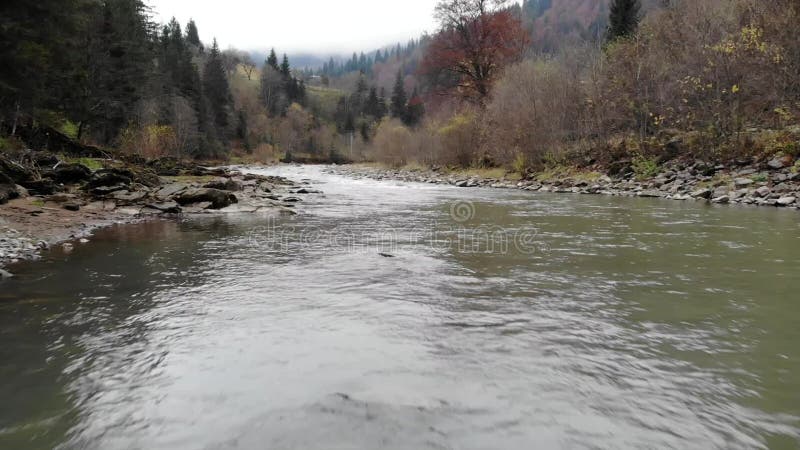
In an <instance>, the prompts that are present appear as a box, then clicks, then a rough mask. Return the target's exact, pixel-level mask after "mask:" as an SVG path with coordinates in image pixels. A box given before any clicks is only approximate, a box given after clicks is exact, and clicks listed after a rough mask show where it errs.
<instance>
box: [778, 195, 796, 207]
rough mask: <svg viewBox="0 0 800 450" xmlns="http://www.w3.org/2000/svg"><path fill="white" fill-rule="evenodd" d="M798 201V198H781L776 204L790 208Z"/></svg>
mask: <svg viewBox="0 0 800 450" xmlns="http://www.w3.org/2000/svg"><path fill="white" fill-rule="evenodd" d="M796 200H797V198H796V197H781V198H779V199H778V201H777V202H776V204H777V205H778V206H790V205H792V204H794V202H795V201H796Z"/></svg>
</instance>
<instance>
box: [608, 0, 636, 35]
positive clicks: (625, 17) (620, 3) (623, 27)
mask: <svg viewBox="0 0 800 450" xmlns="http://www.w3.org/2000/svg"><path fill="white" fill-rule="evenodd" d="M640 9H641V3H640V1H639V0H612V2H611V11H610V14H609V24H608V34H607V36H606V40H607V41H608V42H613V41H615V40H617V39H620V38H625V37H628V36H630V35H632V34H633V33H634V32H635V31H636V28H637V27H638V26H639V10H640Z"/></svg>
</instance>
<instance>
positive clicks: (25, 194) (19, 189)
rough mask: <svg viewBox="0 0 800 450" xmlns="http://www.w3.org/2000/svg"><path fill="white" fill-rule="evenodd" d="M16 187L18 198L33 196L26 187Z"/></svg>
mask: <svg viewBox="0 0 800 450" xmlns="http://www.w3.org/2000/svg"><path fill="white" fill-rule="evenodd" d="M14 187H15V188H16V189H17V196H18V197H19V198H28V197H30V196H31V193H30V192H28V190H27V189H25V188H24V187H22V186H20V185H16V186H14Z"/></svg>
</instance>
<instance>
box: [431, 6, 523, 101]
mask: <svg viewBox="0 0 800 450" xmlns="http://www.w3.org/2000/svg"><path fill="white" fill-rule="evenodd" d="M506 2H507V1H506V0H440V1H439V4H438V5H437V6H436V19H437V20H438V21H439V32H438V33H437V34H436V36H434V38H433V39H432V41H431V43H430V45H429V47H428V51H427V53H426V55H425V57H424V60H423V72H424V73H426V74H427V75H429V76H431V78H434V79H435V78H438V79H439V80H440V81H441V80H442V79H443V78H444V79H448V80H451V81H452V84H453V85H452V86H448V85H445V86H443V87H446V88H447V87H454V88H456V90H457V92H458V94H459V95H460V96H461V97H462V98H463V99H465V100H467V101H470V102H473V103H476V104H478V105H480V106H483V105H485V102H486V99H487V97H488V95H489V92H490V89H491V85H492V82H493V81H494V80H495V78H496V77H497V75H498V74H499V73H500V70H501V69H502V68H503V67H505V66H506V65H508V64H510V63H513V62H516V61H519V60H520V59H521V58H522V56H523V54H524V52H525V49H526V48H527V45H528V42H529V39H530V38H529V34H528V32H527V31H526V30H525V28H524V27H523V25H522V22H521V21H520V19H519V17H517V16H515V15H514V14H513V13H512V12H511V11H510V10H508V9H505V4H506ZM440 84H441V83H440Z"/></svg>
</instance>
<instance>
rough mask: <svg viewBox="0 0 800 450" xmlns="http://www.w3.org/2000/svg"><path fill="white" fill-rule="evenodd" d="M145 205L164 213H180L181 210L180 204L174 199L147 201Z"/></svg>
mask: <svg viewBox="0 0 800 450" xmlns="http://www.w3.org/2000/svg"><path fill="white" fill-rule="evenodd" d="M145 206H146V207H147V208H151V209H155V210H156V211H160V212H162V213H164V214H180V213H181V212H182V209H181V206H180V205H179V204H178V203H177V202H174V201H167V202H153V203H147V204H146V205H145Z"/></svg>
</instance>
